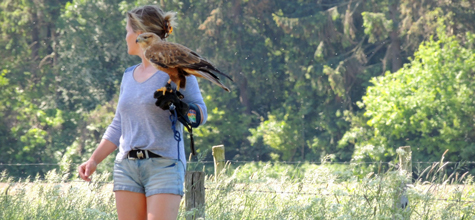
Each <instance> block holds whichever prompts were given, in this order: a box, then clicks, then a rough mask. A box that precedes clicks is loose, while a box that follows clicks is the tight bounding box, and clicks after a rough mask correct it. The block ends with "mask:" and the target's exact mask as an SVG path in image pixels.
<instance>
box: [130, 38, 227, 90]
mask: <svg viewBox="0 0 475 220" xmlns="http://www.w3.org/2000/svg"><path fill="white" fill-rule="evenodd" d="M136 43H138V44H139V46H140V48H142V51H143V52H144V56H145V58H146V59H148V60H149V61H150V62H151V63H152V65H153V66H154V67H155V68H157V69H159V70H161V71H163V72H165V73H167V74H168V75H169V76H170V80H168V84H170V82H171V81H173V82H174V83H175V84H176V85H177V88H176V89H177V91H179V90H180V88H185V87H186V78H185V76H189V75H194V76H196V77H200V78H204V79H207V80H209V81H211V82H212V83H214V84H216V85H218V86H220V87H221V88H223V89H224V90H226V91H228V92H229V91H230V90H229V88H228V87H226V86H225V85H223V84H222V83H221V81H220V79H219V77H218V76H217V75H216V74H221V75H223V76H225V77H227V78H228V79H230V80H231V81H232V79H231V77H229V76H228V75H226V74H224V73H223V72H221V71H219V70H218V69H217V68H216V67H214V66H213V65H212V64H211V63H210V62H209V61H207V60H206V59H204V58H203V57H201V56H200V55H198V54H197V53H196V52H194V51H192V50H191V49H189V48H187V47H185V46H183V45H180V44H177V43H172V42H167V41H163V40H162V39H160V37H158V35H156V34H154V33H150V32H147V33H143V34H140V35H139V36H138V37H137V40H136ZM157 91H163V94H164V95H165V91H167V89H166V87H163V88H160V89H158V90H157Z"/></svg>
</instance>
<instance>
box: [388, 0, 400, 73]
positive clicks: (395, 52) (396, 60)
mask: <svg viewBox="0 0 475 220" xmlns="http://www.w3.org/2000/svg"><path fill="white" fill-rule="evenodd" d="M398 5H399V1H397V0H396V1H393V4H391V5H390V6H389V14H390V16H391V20H392V21H393V30H392V31H391V33H390V34H389V38H390V39H391V45H389V48H388V49H389V50H390V51H389V53H391V55H390V58H391V70H392V72H396V71H398V70H399V69H400V68H401V67H402V60H401V39H399V11H398Z"/></svg>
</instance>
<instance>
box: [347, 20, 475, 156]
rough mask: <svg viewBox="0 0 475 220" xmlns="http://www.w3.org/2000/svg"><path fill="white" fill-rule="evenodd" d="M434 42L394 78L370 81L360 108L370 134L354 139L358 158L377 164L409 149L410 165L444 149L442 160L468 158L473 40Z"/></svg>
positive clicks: (441, 37) (474, 64) (474, 110)
mask: <svg viewBox="0 0 475 220" xmlns="http://www.w3.org/2000/svg"><path fill="white" fill-rule="evenodd" d="M441 29H442V28H441ZM438 37H439V40H430V41H428V42H426V43H423V44H421V46H420V47H419V50H418V51H417V52H416V53H415V56H414V59H413V60H412V61H411V63H410V64H407V65H405V66H404V68H402V69H401V70H399V71H398V72H396V73H386V75H385V76H381V77H377V78H374V79H372V80H371V82H372V83H373V84H374V86H371V87H369V88H368V91H367V94H366V95H365V96H364V97H363V103H362V105H363V104H364V109H365V113H364V117H365V120H367V125H368V126H369V127H370V128H369V129H368V128H359V129H367V130H365V131H363V132H361V133H360V134H357V136H358V135H359V136H360V138H359V137H357V138H356V139H358V141H357V146H358V150H359V151H365V152H361V153H366V152H368V153H369V155H370V156H371V157H372V158H374V159H377V160H379V159H383V158H384V156H385V155H386V156H387V155H393V154H394V149H396V148H397V147H399V146H404V145H410V146H412V147H413V152H414V157H415V159H416V160H429V161H433V160H434V159H435V160H436V159H437V158H440V156H441V155H442V153H443V152H444V151H445V150H446V149H448V150H449V153H448V154H447V156H446V158H448V160H451V161H460V160H470V159H471V158H473V156H474V154H473V152H472V151H471V149H473V148H474V146H473V144H472V141H471V140H472V139H474V138H475V136H474V135H473V134H474V129H475V128H474V126H473V115H474V114H475V107H474V105H473V100H472V99H473V95H474V92H475V90H474V89H473V88H474V85H473V78H474V75H473V71H474V70H475V56H474V51H473V46H474V41H473V39H474V35H473V34H470V33H468V34H467V36H466V38H467V39H468V41H466V42H464V43H462V42H460V41H459V40H457V39H456V38H455V37H450V36H446V35H445V34H444V33H443V32H441V31H440V32H439V35H438ZM357 129H358V128H356V130H357ZM356 130H355V131H356ZM365 135H367V136H366V138H361V137H365ZM370 146H375V147H370ZM371 151H373V152H371Z"/></svg>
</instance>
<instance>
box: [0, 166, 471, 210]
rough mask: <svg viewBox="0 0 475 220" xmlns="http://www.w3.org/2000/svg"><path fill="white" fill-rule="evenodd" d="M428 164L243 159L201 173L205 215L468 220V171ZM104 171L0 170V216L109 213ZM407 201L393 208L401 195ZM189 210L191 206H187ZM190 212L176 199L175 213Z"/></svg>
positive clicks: (110, 203) (109, 195)
mask: <svg viewBox="0 0 475 220" xmlns="http://www.w3.org/2000/svg"><path fill="white" fill-rule="evenodd" d="M441 167H442V166H441V165H438V166H436V168H434V167H428V168H427V169H424V170H423V171H422V172H421V173H420V174H419V175H418V176H424V179H417V180H414V182H413V183H412V184H410V185H409V186H408V187H403V186H405V184H403V183H405V182H406V181H407V179H406V177H405V175H404V174H401V173H400V172H398V171H397V170H396V169H390V170H389V171H387V172H384V173H379V174H378V173H368V174H366V175H365V176H363V177H356V176H355V175H354V173H355V172H356V171H355V169H357V167H356V166H351V165H350V166H347V167H345V168H344V169H342V168H341V167H334V166H327V165H315V164H300V165H299V166H298V169H296V166H295V165H289V164H272V163H247V164H243V165H241V166H237V167H234V166H232V165H228V166H227V168H228V170H225V171H223V173H222V176H221V178H219V180H217V181H214V179H213V178H212V176H211V175H210V176H208V178H207V179H206V183H205V186H206V206H205V207H204V209H205V211H206V216H205V218H206V219H475V213H474V210H475V189H474V187H473V177H472V176H470V175H459V174H453V175H445V174H444V175H440V173H441V172H442V171H441V170H442V169H439V168H441ZM109 180H110V175H109V174H108V173H104V174H100V175H96V176H94V182H93V183H92V184H88V183H85V182H82V181H79V180H74V181H71V180H70V178H69V176H68V175H66V174H59V173H57V172H56V171H54V170H53V171H50V172H48V174H47V175H46V176H45V178H44V180H42V179H39V178H34V179H31V180H29V179H24V180H21V181H20V182H13V179H12V178H11V177H8V175H7V174H6V173H5V172H4V173H2V175H1V176H0V182H3V183H2V184H3V185H0V219H117V215H116V210H115V201H114V196H113V192H112V186H111V184H105V182H108V181H109ZM404 193H405V194H406V195H407V197H408V198H409V206H408V208H406V209H403V208H400V199H401V196H402V195H403V194H404ZM195 211H196V210H195ZM193 212H194V211H188V212H187V211H185V210H184V205H182V207H181V209H180V213H179V219H184V218H185V216H186V215H190V214H192V213H193Z"/></svg>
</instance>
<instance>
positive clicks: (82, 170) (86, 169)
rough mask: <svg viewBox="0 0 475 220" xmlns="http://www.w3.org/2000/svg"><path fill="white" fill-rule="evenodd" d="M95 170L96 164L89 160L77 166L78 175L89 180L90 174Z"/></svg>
mask: <svg viewBox="0 0 475 220" xmlns="http://www.w3.org/2000/svg"><path fill="white" fill-rule="evenodd" d="M95 170H96V164H94V163H93V162H91V161H87V162H85V163H83V164H81V165H80V166H79V167H78V173H79V177H81V179H83V180H85V181H88V182H89V181H91V178H90V176H91V175H92V173H94V171H95Z"/></svg>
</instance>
